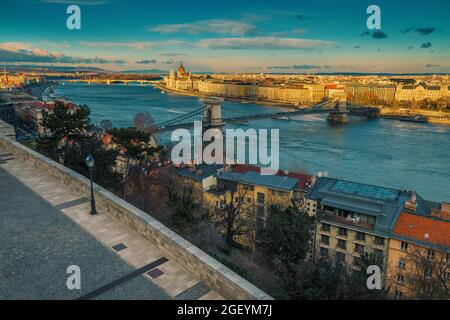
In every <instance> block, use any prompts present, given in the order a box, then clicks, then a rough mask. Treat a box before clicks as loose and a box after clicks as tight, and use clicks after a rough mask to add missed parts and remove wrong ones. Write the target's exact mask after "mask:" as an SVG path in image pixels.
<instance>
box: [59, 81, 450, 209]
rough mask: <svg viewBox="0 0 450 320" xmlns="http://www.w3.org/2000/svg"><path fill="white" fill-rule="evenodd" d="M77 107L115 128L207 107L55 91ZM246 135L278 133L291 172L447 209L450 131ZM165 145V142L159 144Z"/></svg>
mask: <svg viewBox="0 0 450 320" xmlns="http://www.w3.org/2000/svg"><path fill="white" fill-rule="evenodd" d="M55 93H56V95H62V96H65V97H67V98H69V99H70V100H72V101H73V102H75V103H77V104H87V105H88V106H89V107H90V109H91V119H92V121H93V122H94V123H98V122H100V121H101V120H103V119H109V120H111V121H112V122H113V124H114V125H115V126H119V127H128V126H132V125H133V118H134V115H135V114H136V113H137V112H143V111H146V112H148V113H150V114H151V115H152V116H153V118H154V119H155V120H156V122H160V121H164V120H169V119H171V118H175V117H177V116H179V115H181V114H185V113H188V112H189V111H191V110H194V109H196V108H199V107H200V106H201V105H202V103H201V101H200V99H198V98H196V97H186V96H179V95H172V94H163V93H161V91H160V90H158V89H155V88H153V87H150V86H139V85H100V84H98V85H97V84H95V85H94V84H91V85H88V84H81V83H79V84H78V83H75V84H66V85H59V86H57V87H56V88H55ZM223 109H224V111H223V112H224V113H225V114H224V117H226V116H227V114H230V112H233V114H234V113H235V112H236V113H240V114H242V113H250V114H254V113H261V112H274V111H276V110H282V108H281V107H271V106H261V105H256V104H241V103H237V102H228V101H225V102H223ZM237 126H238V127H239V126H241V127H242V128H243V129H247V128H255V129H259V128H265V129H272V128H278V129H280V166H281V168H282V169H288V170H291V171H303V172H307V173H311V174H316V173H318V172H320V171H322V172H327V173H328V176H330V177H336V178H342V179H347V180H352V181H358V182H363V183H369V184H375V185H381V186H386V187H393V188H400V189H408V190H416V191H417V192H418V193H419V194H420V195H422V196H423V197H425V198H426V199H428V200H434V201H450V126H440V125H431V124H419V123H409V122H400V121H397V120H387V119H375V120H366V119H363V118H351V122H350V123H348V124H346V125H329V124H328V123H327V121H326V116H325V115H308V116H297V117H295V118H293V119H291V120H290V121H288V120H274V119H267V120H258V121H251V122H250V123H249V124H248V125H237ZM162 139H163V140H165V139H166V138H164V137H163V138H162Z"/></svg>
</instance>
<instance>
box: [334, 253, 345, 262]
mask: <svg viewBox="0 0 450 320" xmlns="http://www.w3.org/2000/svg"><path fill="white" fill-rule="evenodd" d="M336 260H337V261H338V262H343V263H345V253H342V252H336Z"/></svg>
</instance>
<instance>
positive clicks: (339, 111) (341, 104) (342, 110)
mask: <svg viewBox="0 0 450 320" xmlns="http://www.w3.org/2000/svg"><path fill="white" fill-rule="evenodd" d="M327 120H328V121H329V122H340V123H345V122H348V110H347V99H346V98H340V99H339V101H338V102H337V105H336V109H335V110H333V111H331V112H330V114H329V115H328V118H327Z"/></svg>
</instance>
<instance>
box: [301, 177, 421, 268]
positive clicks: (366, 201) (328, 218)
mask: <svg viewBox="0 0 450 320" xmlns="http://www.w3.org/2000/svg"><path fill="white" fill-rule="evenodd" d="M412 197H413V198H415V199H416V200H415V201H416V202H417V203H419V205H418V208H419V209H418V210H423V211H427V210H428V209H427V206H426V205H425V202H424V201H423V199H421V198H420V197H419V196H416V195H415V194H414V193H412V192H409V191H405V190H396V189H390V188H384V187H378V186H372V185H366V184H361V183H356V182H350V181H344V180H338V179H332V178H325V177H324V178H319V180H318V182H317V183H316V184H315V185H314V186H313V187H312V189H311V190H310V192H309V193H308V194H307V195H306V198H307V201H306V202H307V204H306V206H307V210H308V211H312V210H315V212H316V215H317V219H318V223H317V230H316V239H315V246H316V247H315V252H316V254H318V255H319V256H320V257H322V258H333V259H336V260H338V261H341V262H343V263H345V265H347V266H349V267H351V268H354V269H357V268H358V266H359V264H360V262H361V255H363V254H365V253H369V254H370V253H372V254H373V255H374V256H375V257H378V258H380V259H382V260H383V263H384V265H386V262H387V256H388V246H389V237H390V234H391V231H392V229H393V227H394V224H395V222H396V220H397V218H398V216H399V215H400V213H401V212H402V210H403V208H404V206H405V203H406V202H407V201H409V200H410V199H411V198H412Z"/></svg>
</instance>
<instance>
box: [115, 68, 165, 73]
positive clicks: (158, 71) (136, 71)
mask: <svg viewBox="0 0 450 320" xmlns="http://www.w3.org/2000/svg"><path fill="white" fill-rule="evenodd" d="M117 73H134V74H147V73H150V74H165V73H168V72H167V71H166V70H160V69H146V70H124V71H118V72H117Z"/></svg>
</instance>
